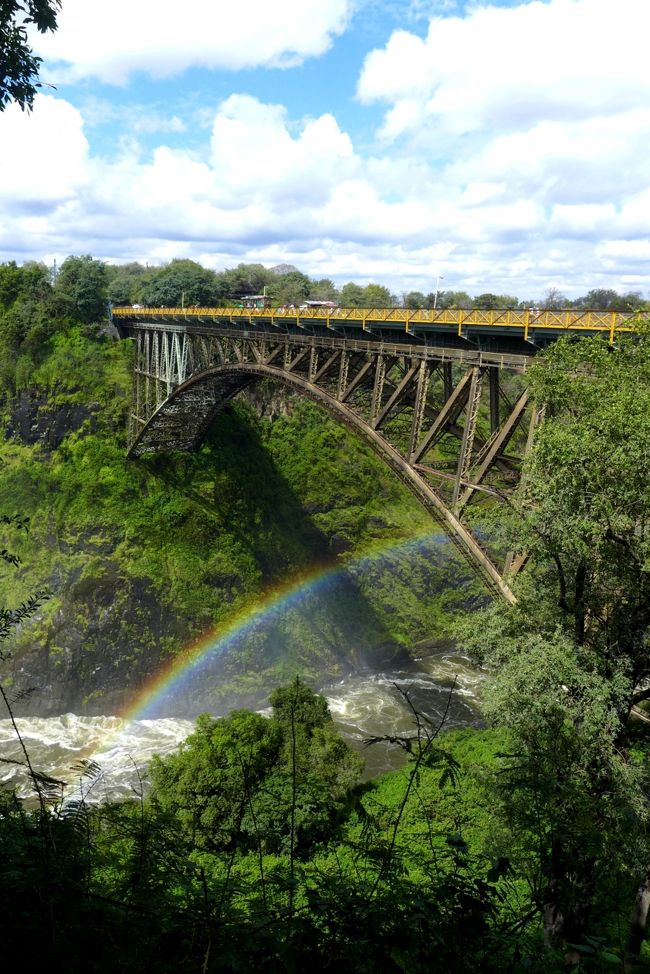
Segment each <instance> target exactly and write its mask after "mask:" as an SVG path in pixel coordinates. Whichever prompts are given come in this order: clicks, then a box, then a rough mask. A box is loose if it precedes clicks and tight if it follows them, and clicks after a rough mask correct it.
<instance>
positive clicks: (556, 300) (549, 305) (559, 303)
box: [541, 287, 570, 311]
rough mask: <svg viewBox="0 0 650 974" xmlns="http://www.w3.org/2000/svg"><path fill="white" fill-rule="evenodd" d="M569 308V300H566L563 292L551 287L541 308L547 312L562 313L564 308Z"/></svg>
mask: <svg viewBox="0 0 650 974" xmlns="http://www.w3.org/2000/svg"><path fill="white" fill-rule="evenodd" d="M569 306H570V302H569V299H568V298H565V296H564V295H563V294H562V292H561V291H559V290H558V289H557V288H556V287H550V288H549V289H548V291H547V292H546V294H545V295H544V300H543V301H542V304H541V307H542V308H543V309H544V310H545V311H560V310H561V309H562V308H568V307H569Z"/></svg>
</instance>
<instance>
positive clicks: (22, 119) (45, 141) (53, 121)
mask: <svg viewBox="0 0 650 974" xmlns="http://www.w3.org/2000/svg"><path fill="white" fill-rule="evenodd" d="M1 118H2V128H1V133H2V134H1V139H0V144H1V145H2V152H0V201H2V202H3V204H4V205H5V206H7V205H8V206H12V205H16V206H21V207H23V208H24V207H25V206H27V205H29V204H32V205H33V206H35V207H42V208H45V209H47V208H50V207H51V206H52V205H53V204H57V203H60V202H62V201H64V200H66V199H69V198H70V197H71V196H74V195H75V194H76V193H77V192H78V190H79V188H80V187H81V186H83V184H84V182H85V179H86V174H87V166H88V154H89V147H88V141H87V139H86V136H85V134H84V131H83V119H82V117H81V114H80V112H78V111H77V109H76V108H73V106H72V105H70V104H69V103H68V102H67V101H63V100H61V99H58V98H53V97H52V96H51V95H39V96H38V97H37V99H36V101H35V105H34V111H33V113H32V115H27V114H26V113H24V112H21V111H20V109H19V108H18V106H17V105H16V104H11V105H9V106H8V107H7V109H6V110H5V111H4V112H3V114H2V116H1Z"/></svg>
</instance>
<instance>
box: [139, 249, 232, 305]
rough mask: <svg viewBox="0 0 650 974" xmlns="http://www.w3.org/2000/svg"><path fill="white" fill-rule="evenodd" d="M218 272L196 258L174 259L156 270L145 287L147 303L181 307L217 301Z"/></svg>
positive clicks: (215, 302)
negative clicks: (216, 273)
mask: <svg viewBox="0 0 650 974" xmlns="http://www.w3.org/2000/svg"><path fill="white" fill-rule="evenodd" d="M218 293H219V288H218V287H217V281H216V275H215V273H214V271H211V270H207V269H206V268H205V267H201V265H200V264H197V262H196V261H194V260H172V261H171V262H170V263H169V264H167V265H166V266H165V267H160V268H158V270H156V271H155V272H154V274H153V276H152V278H151V280H150V282H149V284H148V285H147V286H146V287H145V289H144V293H143V297H144V301H145V304H148V305H149V306H150V307H153V308H181V307H185V308H187V307H189V306H190V305H198V306H199V307H210V306H214V305H215V304H217V295H218Z"/></svg>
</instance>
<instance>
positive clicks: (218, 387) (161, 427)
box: [129, 361, 516, 604]
mask: <svg viewBox="0 0 650 974" xmlns="http://www.w3.org/2000/svg"><path fill="white" fill-rule="evenodd" d="M262 379H272V380H274V381H276V382H279V383H281V384H283V385H285V386H288V387H289V388H291V389H293V390H295V391H297V392H299V393H300V394H302V395H304V396H306V397H307V398H309V399H311V400H312V401H314V402H316V403H318V404H320V405H321V406H322V407H323V408H324V409H325V410H326V411H327V412H328V413H329V415H330V416H332V417H333V418H334V419H335V420H337V421H338V422H340V423H342V424H343V425H344V426H346V427H347V428H348V429H349V430H351V431H352V432H353V433H354V434H355V435H356V436H358V437H359V438H360V439H361V440H362V441H363V442H364V443H366V445H368V446H369V447H370V448H371V449H372V450H373V452H374V453H375V454H376V455H377V456H379V458H380V459H381V460H382V461H383V462H384V463H385V464H386V465H387V466H388V467H389V469H390V470H392V472H393V473H394V474H396V475H397V476H398V477H399V479H400V480H401V481H402V483H403V484H405V486H406V487H408V489H409V490H410V491H411V493H412V494H413V495H414V496H415V497H416V498H417V500H418V501H419V502H420V504H421V505H422V506H423V507H424V508H425V510H426V511H427V513H428V514H429V515H430V516H431V517H433V518H434V520H435V521H437V523H438V524H440V525H441V527H442V528H443V530H444V531H445V533H446V534H447V536H448V537H449V538H450V540H451V541H452V542H453V543H454V544H455V546H456V548H457V549H458V550H459V552H460V553H461V554H462V555H463V556H464V558H465V560H466V561H467V562H468V563H469V564H470V566H471V567H472V568H473V569H474V570H475V571H477V572H478V573H479V574H480V576H481V577H482V578H483V580H484V581H485V583H486V584H487V586H488V588H489V589H490V590H491V591H492V592H494V593H495V594H498V595H500V596H501V597H502V598H504V599H505V600H506V601H507V602H509V603H511V604H513V603H514V602H515V601H516V599H515V596H514V594H513V592H512V590H511V589H510V587H509V586H508V584H507V582H506V581H505V580H504V578H503V577H502V576H501V574H500V572H499V570H498V569H497V567H496V566H495V564H494V563H493V562H492V560H491V559H490V557H489V556H488V555H487V553H486V552H485V551H484V550H483V548H482V547H481V545H480V544H479V543H478V541H477V539H476V538H475V537H474V536H473V535H472V533H471V531H469V529H468V528H466V527H465V525H463V523H462V522H461V520H460V519H459V518H458V517H457V516H456V515H455V514H454V512H453V511H452V510H451V509H450V507H449V506H448V505H447V504H446V503H445V501H444V500H443V498H442V497H440V496H439V495H438V494H437V493H436V491H435V490H434V489H433V488H432V487H431V485H430V484H429V483H428V482H427V481H426V480H425V479H424V477H422V476H421V474H420V473H418V471H417V470H416V469H415V468H414V467H413V466H412V465H411V464H410V463H409V462H408V460H407V459H406V458H405V457H404V456H403V455H402V454H401V453H400V452H399V451H398V450H397V449H396V448H395V447H394V446H393V445H392V444H391V443H390V442H389V440H388V439H387V438H386V437H385V436H384V435H382V433H381V432H380V431H379V430H377V429H373V427H372V426H371V425H370V424H369V423H368V422H366V421H365V420H364V419H363V418H362V417H361V416H359V415H358V414H357V413H356V412H355V411H353V410H352V409H351V408H350V407H349V406H348V405H346V403H345V402H342V401H340V400H339V399H337V398H336V397H335V396H334V395H332V394H331V393H330V392H329V391H328V390H327V389H326V388H323V386H321V385H319V384H317V383H315V382H311V381H309V379H308V378H306V377H304V376H303V375H300V374H296V373H292V372H289V371H287V370H286V369H284V368H280V367H278V366H275V365H271V364H265V363H263V362H259V361H257V362H236V363H235V362H227V363H222V364H219V365H213V366H211V367H210V368H207V369H204V370H202V371H200V372H198V373H195V374H193V375H191V376H190V378H188V379H186V380H185V381H184V382H182V383H181V384H179V385H177V386H176V387H175V388H173V389H172V390H171V391H170V392H169V395H168V396H167V398H166V399H165V400H164V401H163V402H162V403H161V405H159V406H158V408H157V409H156V410H155V411H154V412H153V413H152V414H151V416H150V417H149V419H148V420H147V421H146V423H145V424H144V425H143V426H142V428H141V429H140V430H139V432H138V433H137V435H136V436H135V438H134V439H133V441H132V443H131V446H130V449H129V456H131V457H134V456H140V455H143V454H146V453H154V452H159V451H160V450H162V449H164V448H165V441H166V440H167V439H169V440H170V442H172V441H173V444H174V448H175V449H187V450H191V449H194V448H195V447H196V446H197V445H198V444H199V443H200V441H201V439H202V438H203V436H204V435H205V433H206V432H207V429H208V427H209V426H210V425H211V423H212V421H213V420H214V418H215V417H216V415H217V414H218V413H219V411H220V410H221V409H223V407H224V406H225V405H226V404H227V403H228V402H229V401H230V400H231V399H233V398H234V397H235V396H236V395H237V394H238V393H240V392H241V391H242V390H243V389H245V388H246V387H247V386H249V385H251V384H252V383H254V382H258V381H260V380H262Z"/></svg>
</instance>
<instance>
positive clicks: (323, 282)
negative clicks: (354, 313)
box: [309, 277, 340, 301]
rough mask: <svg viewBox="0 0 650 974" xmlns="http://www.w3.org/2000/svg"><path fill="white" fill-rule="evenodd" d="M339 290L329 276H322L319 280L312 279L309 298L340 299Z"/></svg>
mask: <svg viewBox="0 0 650 974" xmlns="http://www.w3.org/2000/svg"><path fill="white" fill-rule="evenodd" d="M339 297H340V295H339V292H338V291H337V289H336V285H335V284H334V282H333V281H330V279H329V277H322V278H321V279H320V280H319V281H312V282H311V284H310V286H309V298H310V300H312V301H338V300H339Z"/></svg>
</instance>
